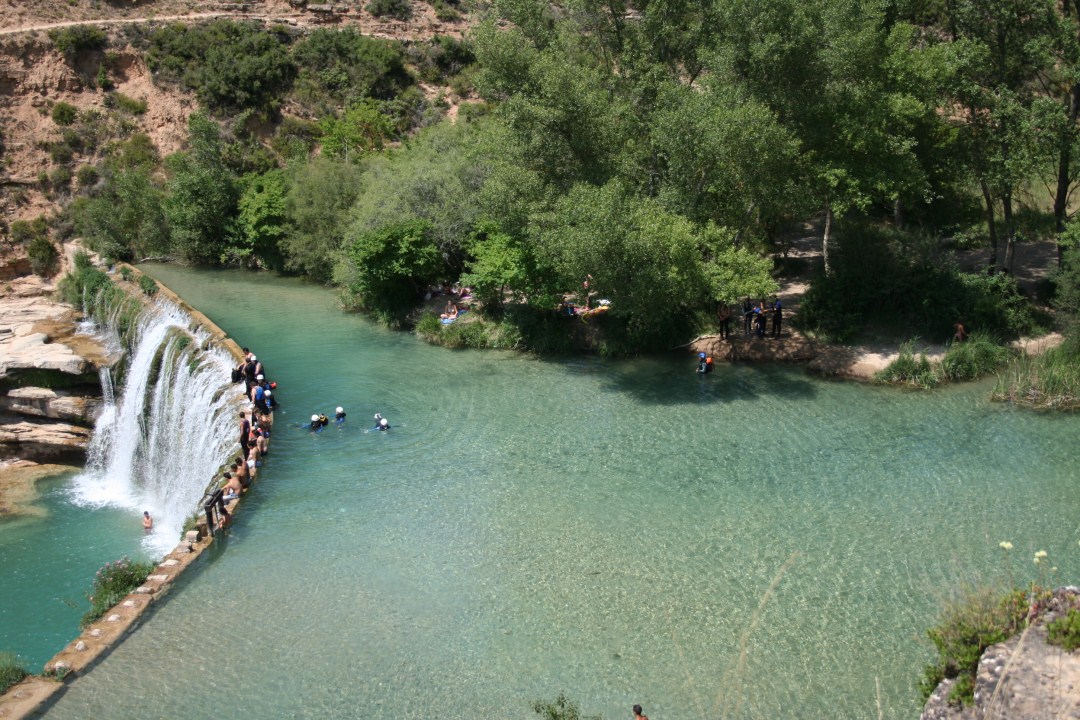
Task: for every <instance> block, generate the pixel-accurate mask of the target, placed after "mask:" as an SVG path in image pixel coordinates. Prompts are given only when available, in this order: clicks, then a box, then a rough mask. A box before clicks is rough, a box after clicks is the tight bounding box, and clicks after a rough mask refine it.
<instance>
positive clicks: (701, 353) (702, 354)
mask: <svg viewBox="0 0 1080 720" xmlns="http://www.w3.org/2000/svg"><path fill="white" fill-rule="evenodd" d="M697 356H698V357H699V358H701V359H702V360H704V359H705V353H703V352H700V353H698V354H697Z"/></svg>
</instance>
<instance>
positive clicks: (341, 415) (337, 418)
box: [334, 407, 345, 425]
mask: <svg viewBox="0 0 1080 720" xmlns="http://www.w3.org/2000/svg"><path fill="white" fill-rule="evenodd" d="M334 422H336V423H337V424H338V425H340V424H341V423H343V422H345V408H342V407H338V408H337V409H336V410H334Z"/></svg>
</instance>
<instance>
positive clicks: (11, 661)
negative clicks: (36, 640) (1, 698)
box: [0, 653, 30, 695]
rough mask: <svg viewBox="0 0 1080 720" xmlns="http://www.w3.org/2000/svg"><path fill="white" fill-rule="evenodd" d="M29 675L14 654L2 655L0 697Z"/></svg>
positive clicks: (0, 657) (0, 658)
mask: <svg viewBox="0 0 1080 720" xmlns="http://www.w3.org/2000/svg"><path fill="white" fill-rule="evenodd" d="M29 674H30V673H28V672H27V671H26V668H24V667H23V666H22V665H21V664H19V660H18V658H16V657H15V654H14V653H0V695H3V694H4V693H6V692H7V691H8V688H10V687H11V686H12V685H14V684H15V683H17V682H19V681H20V680H22V679H23V678H24V677H26V676H27V675H29Z"/></svg>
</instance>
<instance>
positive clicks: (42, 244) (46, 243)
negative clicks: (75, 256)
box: [27, 235, 60, 277]
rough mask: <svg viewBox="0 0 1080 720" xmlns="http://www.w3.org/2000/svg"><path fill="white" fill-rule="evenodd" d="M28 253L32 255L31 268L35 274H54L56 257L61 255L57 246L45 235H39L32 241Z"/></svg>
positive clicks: (45, 275)
mask: <svg viewBox="0 0 1080 720" xmlns="http://www.w3.org/2000/svg"><path fill="white" fill-rule="evenodd" d="M27 254H28V255H29V256H30V269H31V270H32V271H33V272H34V274H35V275H39V276H41V277H48V276H49V275H52V272H53V269H54V268H55V267H56V259H57V258H58V257H60V253H58V252H57V250H56V246H55V245H53V244H52V242H50V240H49V239H48V238H47V237H45V236H43V235H39V236H37V237H35V238H34V239H33V240H31V241H30V247H28V248H27Z"/></svg>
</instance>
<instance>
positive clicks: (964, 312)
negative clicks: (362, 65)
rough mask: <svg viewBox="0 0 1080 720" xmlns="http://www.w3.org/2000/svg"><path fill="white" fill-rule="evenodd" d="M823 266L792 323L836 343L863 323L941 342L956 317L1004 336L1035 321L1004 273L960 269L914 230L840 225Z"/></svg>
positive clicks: (1011, 335)
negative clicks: (828, 263) (827, 263)
mask: <svg viewBox="0 0 1080 720" xmlns="http://www.w3.org/2000/svg"><path fill="white" fill-rule="evenodd" d="M831 264H832V274H831V275H825V274H824V273H822V274H820V275H819V276H818V277H817V278H815V280H814V281H813V283H812V285H811V287H810V290H809V291H808V292H807V293H806V296H805V297H804V299H803V304H802V308H801V309H800V312H799V324H800V325H801V326H802V327H804V328H806V329H809V330H813V331H816V332H818V333H820V334H822V335H823V336H825V337H826V338H828V339H830V340H833V341H836V342H847V341H850V340H851V339H853V338H854V337H856V336H857V335H859V333H861V332H863V331H864V330H865V329H866V328H868V327H873V328H876V329H884V330H887V331H890V332H894V333H897V334H907V335H919V336H921V337H927V338H931V340H933V339H939V340H944V339H945V338H948V337H951V336H952V325H953V323H956V322H958V321H959V322H963V323H964V325H965V326H966V327H968V328H970V329H971V330H976V331H982V332H986V333H990V334H994V335H997V336H999V337H1002V338H1007V339H1008V338H1016V337H1019V336H1020V335H1021V334H1024V333H1030V332H1032V331H1033V330H1035V329H1036V328H1037V325H1038V323H1037V322H1036V319H1035V315H1034V313H1033V311H1032V309H1031V306H1030V305H1029V303H1028V302H1027V300H1026V299H1025V298H1024V297H1023V295H1022V294H1021V292H1020V289H1019V286H1017V284H1016V282H1015V280H1013V279H1012V278H1011V277H1009V276H1007V275H1003V274H998V275H993V276H989V275H985V274H972V273H965V272H961V271H960V270H959V269H958V268H957V267H956V266H955V265H953V264H951V263H950V262H949V261H948V259H947V258H944V257H941V256H939V255H938V251H937V245H936V244H935V243H934V242H931V241H928V240H927V239H925V238H923V237H921V236H918V235H913V234H909V233H903V232H899V231H896V230H892V229H888V228H881V227H876V226H873V225H868V224H861V223H846V224H845V225H844V226H843V227H842V229H841V230H840V231H839V232H838V234H837V237H836V240H835V242H834V250H833V251H832V253H831Z"/></svg>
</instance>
